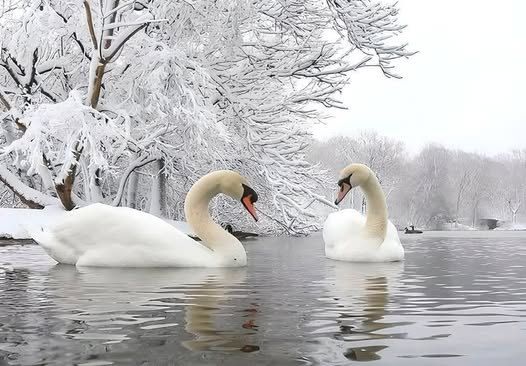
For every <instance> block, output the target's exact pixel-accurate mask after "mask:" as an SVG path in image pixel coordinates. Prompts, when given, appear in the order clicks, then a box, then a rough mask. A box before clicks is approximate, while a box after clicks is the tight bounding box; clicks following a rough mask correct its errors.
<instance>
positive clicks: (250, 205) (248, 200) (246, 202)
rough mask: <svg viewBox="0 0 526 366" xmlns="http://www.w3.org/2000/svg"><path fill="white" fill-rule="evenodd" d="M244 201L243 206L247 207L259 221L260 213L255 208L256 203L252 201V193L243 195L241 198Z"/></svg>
mask: <svg viewBox="0 0 526 366" xmlns="http://www.w3.org/2000/svg"><path fill="white" fill-rule="evenodd" d="M241 202H242V203H243V206H245V208H246V209H247V211H248V213H249V214H250V215H251V216H252V217H253V218H254V220H256V221H258V215H257V214H256V209H255V208H254V204H253V203H252V195H248V196H245V197H243V199H242V200H241Z"/></svg>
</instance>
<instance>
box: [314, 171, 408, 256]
mask: <svg viewBox="0 0 526 366" xmlns="http://www.w3.org/2000/svg"><path fill="white" fill-rule="evenodd" d="M340 177H341V179H340V181H339V182H338V184H339V185H340V192H339V195H338V199H337V200H336V204H338V203H340V202H341V201H342V200H343V198H344V197H345V195H346V194H347V193H348V192H349V191H350V189H351V188H353V187H356V186H360V187H361V188H362V190H363V191H364V193H365V196H366V200H367V216H364V215H362V214H360V213H359V212H357V211H356V210H352V209H345V210H341V211H338V212H334V213H331V214H330V215H329V216H328V217H327V219H326V221H325V224H324V226H323V240H324V242H325V255H326V256H327V258H330V259H335V260H342V261H349V262H392V261H400V260H403V259H404V248H403V247H402V244H401V242H400V238H399V237H398V232H397V230H396V228H395V226H394V225H393V224H392V223H391V222H390V221H389V220H388V219H387V215H388V214H387V205H386V202H385V196H384V193H383V191H382V189H381V187H380V184H379V182H378V179H377V178H376V176H375V175H374V173H373V172H372V171H371V170H370V169H369V168H368V167H367V166H365V165H363V164H351V165H349V166H348V167H347V168H345V169H344V170H342V173H341V174H340Z"/></svg>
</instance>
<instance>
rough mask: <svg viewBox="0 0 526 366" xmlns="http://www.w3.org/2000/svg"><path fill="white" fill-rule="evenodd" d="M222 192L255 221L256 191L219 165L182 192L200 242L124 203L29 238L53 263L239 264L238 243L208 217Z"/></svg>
mask: <svg viewBox="0 0 526 366" xmlns="http://www.w3.org/2000/svg"><path fill="white" fill-rule="evenodd" d="M219 193H224V194H226V195H228V196H230V197H232V198H234V199H236V200H240V201H241V203H242V204H243V206H244V207H245V209H246V210H247V211H248V212H249V213H250V215H252V217H253V218H254V220H256V221H257V216H256V212H255V209H254V203H255V202H256V201H257V199H258V195H257V193H256V192H255V191H254V190H253V189H252V188H250V187H249V186H248V184H247V181H246V179H245V178H243V177H242V176H241V175H240V174H239V173H236V172H233V171H229V170H221V171H215V172H212V173H209V174H207V175H205V176H203V177H202V178H200V179H199V180H198V181H197V182H196V183H195V184H194V185H193V186H192V188H191V189H190V191H189V192H188V194H187V196H186V200H185V204H184V211H185V215H186V219H187V220H188V223H189V225H190V226H191V228H192V229H193V230H194V232H195V233H196V234H197V235H198V236H199V237H200V238H201V239H202V240H203V244H201V243H198V242H197V241H195V240H193V239H192V238H190V237H188V236H187V235H186V234H185V233H183V232H181V231H179V230H178V229H176V228H174V227H173V226H172V225H170V224H168V223H166V222H165V221H163V220H162V219H160V218H158V217H156V216H153V215H150V214H148V213H145V212H141V211H138V210H134V209H131V208H127V207H113V206H108V205H104V204H100V203H96V204H92V205H89V206H86V207H83V208H79V209H77V210H73V211H70V212H68V213H66V216H65V218H64V219H63V220H62V221H61V222H60V223H58V224H56V225H55V226H54V227H51V228H50V229H49V230H42V231H38V232H36V233H34V232H33V233H32V237H33V239H34V240H35V241H36V242H37V243H38V244H40V246H41V247H42V248H44V250H45V251H46V252H47V253H48V254H49V255H50V256H51V257H52V258H53V259H55V260H56V261H57V262H59V263H64V264H73V265H76V266H96V267H241V266H245V265H246V264H247V256H246V252H245V249H244V247H243V245H242V244H241V242H240V241H239V240H238V239H236V238H235V237H234V236H233V235H231V234H230V233H228V232H227V231H225V230H224V229H223V228H221V226H219V225H218V224H216V223H215V222H213V221H212V219H211V217H210V214H209V212H208V204H209V202H210V200H211V199H212V198H213V197H214V196H216V195H217V194H219Z"/></svg>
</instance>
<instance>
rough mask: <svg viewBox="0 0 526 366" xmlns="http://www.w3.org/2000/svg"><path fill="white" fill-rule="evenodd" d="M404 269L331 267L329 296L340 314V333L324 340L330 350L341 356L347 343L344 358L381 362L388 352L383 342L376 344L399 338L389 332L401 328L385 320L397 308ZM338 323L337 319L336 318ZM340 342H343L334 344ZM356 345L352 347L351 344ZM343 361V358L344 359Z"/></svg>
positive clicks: (334, 263)
mask: <svg viewBox="0 0 526 366" xmlns="http://www.w3.org/2000/svg"><path fill="white" fill-rule="evenodd" d="M403 268H404V265H403V263H402V262H393V263H346V262H338V261H331V262H330V263H329V264H328V265H327V268H326V269H327V277H326V278H327V280H326V286H327V292H328V295H329V296H330V299H329V300H328V301H330V302H331V303H333V305H334V307H331V308H330V309H331V313H332V314H333V315H334V314H336V316H337V317H336V323H337V325H338V331H337V332H336V333H332V339H333V340H330V339H324V340H322V343H327V344H326V345H325V346H327V347H336V348H337V349H334V350H333V352H332V353H333V354H334V353H338V349H340V352H341V342H346V343H345V345H344V347H345V348H346V349H345V350H344V352H343V356H345V357H346V358H348V359H351V360H355V361H371V360H377V359H380V358H381V356H380V354H379V352H380V351H382V350H384V349H386V348H387V345H386V344H383V342H379V344H378V343H377V342H373V344H371V341H372V340H374V341H379V340H382V339H388V338H392V337H396V336H398V335H394V334H387V333H386V332H385V330H386V329H388V328H391V327H395V326H398V325H400V324H399V323H393V322H389V321H386V320H385V316H386V314H387V313H388V312H389V310H390V307H392V306H393V305H392V304H391V302H390V298H391V296H392V295H393V293H396V291H397V286H398V283H399V279H400V277H401V275H402V272H403ZM333 319H334V318H333ZM334 340H337V341H339V342H334ZM347 342H353V343H352V344H353V345H352V346H351V347H348V345H349V343H347ZM340 357H341V356H340Z"/></svg>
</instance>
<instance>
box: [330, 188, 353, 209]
mask: <svg viewBox="0 0 526 366" xmlns="http://www.w3.org/2000/svg"><path fill="white" fill-rule="evenodd" d="M351 188H352V186H351V185H350V184H348V183H342V185H341V186H340V190H339V191H338V198H336V201H334V204H335V205H337V204H339V203H340V202H341V201H342V200H343V199H344V198H345V196H347V193H349V191H350V190H351Z"/></svg>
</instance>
